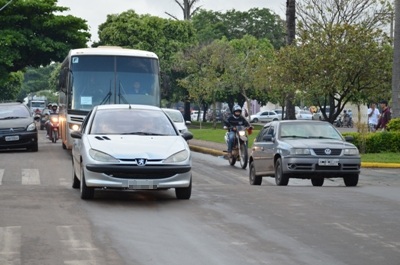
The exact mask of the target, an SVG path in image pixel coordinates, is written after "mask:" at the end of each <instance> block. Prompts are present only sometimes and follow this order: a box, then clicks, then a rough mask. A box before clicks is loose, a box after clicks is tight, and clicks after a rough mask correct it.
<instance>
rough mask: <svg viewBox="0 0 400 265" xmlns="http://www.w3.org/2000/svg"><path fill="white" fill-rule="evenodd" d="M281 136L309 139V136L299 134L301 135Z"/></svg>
mask: <svg viewBox="0 0 400 265" xmlns="http://www.w3.org/2000/svg"><path fill="white" fill-rule="evenodd" d="M281 138H302V139H308V138H309V137H308V136H299V135H285V136H281Z"/></svg>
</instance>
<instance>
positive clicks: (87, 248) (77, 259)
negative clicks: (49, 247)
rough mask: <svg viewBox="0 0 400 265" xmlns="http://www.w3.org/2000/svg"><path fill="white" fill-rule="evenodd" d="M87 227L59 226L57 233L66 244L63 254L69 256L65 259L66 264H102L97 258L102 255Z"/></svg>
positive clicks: (64, 244) (63, 243)
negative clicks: (92, 240)
mask: <svg viewBox="0 0 400 265" xmlns="http://www.w3.org/2000/svg"><path fill="white" fill-rule="evenodd" d="M86 229H87V228H86V227H83V226H82V227H80V226H70V225H68V226H57V233H58V235H59V237H60V241H61V243H62V245H63V246H64V247H63V255H64V257H68V260H64V264H71V265H72V264H73V265H87V264H101V263H99V261H98V260H97V259H98V258H99V257H101V253H99V250H98V249H97V248H96V247H94V245H93V244H92V242H91V240H90V233H89V234H88V233H87V232H84V231H87V230H86ZM87 238H89V240H88V239H87Z"/></svg>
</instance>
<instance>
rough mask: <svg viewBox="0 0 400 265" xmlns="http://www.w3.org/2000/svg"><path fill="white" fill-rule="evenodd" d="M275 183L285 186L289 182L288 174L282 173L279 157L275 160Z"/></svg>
mask: <svg viewBox="0 0 400 265" xmlns="http://www.w3.org/2000/svg"><path fill="white" fill-rule="evenodd" d="M275 183H276V185H278V186H287V184H288V183H289V177H288V175H286V174H284V173H283V169H282V159H281V158H278V160H276V162H275Z"/></svg>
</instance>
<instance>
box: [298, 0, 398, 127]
mask: <svg viewBox="0 0 400 265" xmlns="http://www.w3.org/2000/svg"><path fill="white" fill-rule="evenodd" d="M311 7H312V8H311ZM296 8H297V14H298V15H297V16H298V18H299V21H298V25H299V26H298V28H297V31H298V32H299V34H298V38H297V43H298V45H299V46H301V47H300V50H301V52H302V53H304V54H306V55H307V56H303V58H304V60H306V62H307V63H306V64H305V65H306V68H305V69H304V75H305V77H307V78H308V79H309V82H310V83H311V85H310V86H308V87H303V88H302V89H305V90H306V91H307V94H308V95H309V96H310V97H311V98H313V99H314V101H315V102H316V103H317V104H318V105H319V106H320V107H322V113H323V115H324V116H325V117H326V116H327V115H326V114H325V113H324V107H325V106H326V105H329V106H330V111H331V113H330V114H329V121H331V122H333V120H334V119H335V118H336V117H337V116H338V115H339V114H340V112H341V111H342V109H343V107H344V105H345V104H346V103H347V102H353V103H361V102H367V101H368V99H367V98H366V97H365V95H369V96H374V94H373V93H371V92H372V91H377V92H381V93H383V92H382V89H383V90H385V91H386V90H387V88H388V83H387V80H390V70H388V69H390V67H391V65H390V64H388V62H389V61H390V60H388V59H387V58H388V56H390V54H391V51H390V48H388V44H389V39H388V36H387V34H385V33H384V32H382V30H381V26H382V17H381V15H380V14H379V13H385V12H386V11H388V8H390V3H389V2H388V1H385V0H382V1H380V0H379V1H378V0H330V1H322V0H304V1H302V2H301V3H299V4H297V6H296ZM389 46H390V45H389ZM307 60H308V61H307ZM378 80H379V81H378ZM377 81H378V82H377ZM370 100H371V98H370ZM333 112H334V113H333Z"/></svg>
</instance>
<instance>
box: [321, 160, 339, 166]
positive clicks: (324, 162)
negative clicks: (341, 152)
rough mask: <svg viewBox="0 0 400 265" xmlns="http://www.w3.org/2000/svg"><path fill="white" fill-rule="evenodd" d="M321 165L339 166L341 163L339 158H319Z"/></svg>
mask: <svg viewBox="0 0 400 265" xmlns="http://www.w3.org/2000/svg"><path fill="white" fill-rule="evenodd" d="M318 165H319V166H337V165H339V159H319V160H318Z"/></svg>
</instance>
